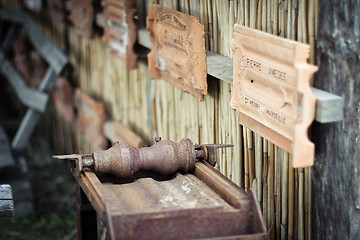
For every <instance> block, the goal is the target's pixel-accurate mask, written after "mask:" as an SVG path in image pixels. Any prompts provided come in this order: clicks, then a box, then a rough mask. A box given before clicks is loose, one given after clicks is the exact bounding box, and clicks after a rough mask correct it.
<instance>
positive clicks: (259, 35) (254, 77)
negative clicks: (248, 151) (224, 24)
mask: <svg viewBox="0 0 360 240" xmlns="http://www.w3.org/2000/svg"><path fill="white" fill-rule="evenodd" d="M232 48H233V50H234V55H233V56H234V58H233V59H234V64H233V68H234V71H233V79H234V82H233V97H232V99H231V105H232V106H233V107H234V108H235V109H236V110H238V114H239V119H240V120H239V121H240V123H241V124H243V125H244V126H246V127H248V128H249V129H251V130H252V131H254V132H256V133H259V134H260V135H262V136H263V137H264V138H266V139H268V140H270V141H271V142H273V143H275V144H276V145H278V146H279V147H281V148H283V149H285V150H287V151H288V152H290V153H292V154H293V167H305V166H311V165H313V162H314V144H313V143H312V142H311V141H310V140H309V138H308V134H307V133H308V127H309V126H310V124H311V123H312V121H313V119H314V116H315V98H314V96H313V95H312V92H311V90H310V85H309V81H310V78H311V76H312V75H313V73H314V72H315V71H316V70H317V67H316V66H314V65H310V64H308V63H307V59H308V58H309V51H310V50H309V49H310V48H309V46H308V45H306V44H302V43H299V42H295V41H291V40H288V39H284V38H280V37H277V36H274V35H271V34H268V33H265V32H261V31H258V30H254V29H251V28H247V27H244V26H241V25H238V24H236V25H235V28H234V38H233V40H232Z"/></svg>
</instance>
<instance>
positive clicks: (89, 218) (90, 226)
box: [76, 184, 97, 240]
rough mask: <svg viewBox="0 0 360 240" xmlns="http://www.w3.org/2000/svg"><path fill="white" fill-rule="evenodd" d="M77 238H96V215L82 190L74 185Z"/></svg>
mask: <svg viewBox="0 0 360 240" xmlns="http://www.w3.org/2000/svg"><path fill="white" fill-rule="evenodd" d="M76 215H77V239H78V240H83V239H89V240H90V239H94V240H95V239H97V216H96V212H95V210H94V208H93V207H92V206H91V203H90V202H89V200H88V198H87V197H86V195H85V193H84V191H83V190H82V189H81V187H80V186H79V184H77V185H76Z"/></svg>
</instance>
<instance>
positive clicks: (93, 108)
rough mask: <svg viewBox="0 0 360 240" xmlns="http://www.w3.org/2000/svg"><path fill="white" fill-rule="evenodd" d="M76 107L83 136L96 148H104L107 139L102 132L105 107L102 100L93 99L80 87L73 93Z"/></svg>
mask: <svg viewBox="0 0 360 240" xmlns="http://www.w3.org/2000/svg"><path fill="white" fill-rule="evenodd" d="M75 99H76V106H77V108H78V122H79V127H80V130H81V132H82V133H84V135H85V137H86V138H87V139H88V140H89V141H90V142H92V143H93V145H94V147H96V148H97V149H105V148H106V147H107V140H106V137H105V134H104V123H105V119H106V116H105V107H104V104H103V103H102V102H98V101H95V100H94V99H92V98H91V97H89V96H88V95H86V94H85V93H84V92H82V91H81V90H80V89H76V93H75Z"/></svg>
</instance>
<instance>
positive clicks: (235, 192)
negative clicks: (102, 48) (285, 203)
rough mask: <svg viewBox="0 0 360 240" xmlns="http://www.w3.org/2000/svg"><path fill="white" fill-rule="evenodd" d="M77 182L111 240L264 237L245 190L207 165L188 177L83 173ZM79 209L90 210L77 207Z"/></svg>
mask: <svg viewBox="0 0 360 240" xmlns="http://www.w3.org/2000/svg"><path fill="white" fill-rule="evenodd" d="M75 178H76V180H77V183H78V184H79V186H80V187H81V189H82V190H83V192H84V193H85V195H86V197H87V198H88V199H89V201H90V203H91V205H92V206H93V207H94V209H95V210H96V213H97V215H98V216H99V217H100V219H101V220H102V222H103V223H104V224H105V226H106V228H107V233H108V237H109V238H110V239H265V237H266V230H265V225H264V222H263V219H262V216H261V213H260V208H259V206H258V204H257V202H256V200H255V197H254V194H253V193H252V192H247V193H246V192H244V191H243V190H242V189H240V188H239V187H238V186H236V185H235V184H233V183H232V182H231V181H229V180H228V179H227V178H225V177H224V176H223V175H222V174H221V173H220V172H218V171H217V170H216V169H214V168H213V167H211V166H210V165H209V164H207V163H203V162H198V163H196V167H195V171H194V172H193V173H191V174H189V173H188V174H182V173H176V174H174V175H172V176H168V177H162V176H159V175H153V174H149V173H141V174H140V175H139V176H137V177H133V178H132V179H125V180H124V179H121V180H119V179H118V178H117V179H116V178H112V177H109V176H97V175H95V174H94V173H93V172H84V173H83V174H82V175H81V176H80V177H75ZM78 199H79V198H78ZM78 209H88V208H81V206H80V207H79V205H78ZM79 215H81V213H79V212H78V216H79ZM85 220H86V219H83V220H82V221H85ZM82 231H84V229H83V230H82ZM80 235H81V233H80Z"/></svg>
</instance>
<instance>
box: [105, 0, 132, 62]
mask: <svg viewBox="0 0 360 240" xmlns="http://www.w3.org/2000/svg"><path fill="white" fill-rule="evenodd" d="M102 3H103V6H104V15H105V25H104V36H103V41H104V42H105V43H106V44H107V45H108V46H109V47H110V48H111V49H112V52H113V53H114V54H115V55H116V56H118V57H120V58H121V59H125V60H126V62H127V67H128V69H134V68H136V67H137V55H136V54H135V52H134V44H135V42H136V38H137V32H136V26H135V23H134V20H133V19H134V15H135V13H136V9H134V3H133V1H128V0H104V1H103V2H102Z"/></svg>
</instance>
